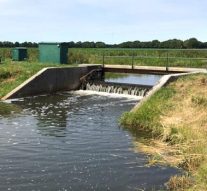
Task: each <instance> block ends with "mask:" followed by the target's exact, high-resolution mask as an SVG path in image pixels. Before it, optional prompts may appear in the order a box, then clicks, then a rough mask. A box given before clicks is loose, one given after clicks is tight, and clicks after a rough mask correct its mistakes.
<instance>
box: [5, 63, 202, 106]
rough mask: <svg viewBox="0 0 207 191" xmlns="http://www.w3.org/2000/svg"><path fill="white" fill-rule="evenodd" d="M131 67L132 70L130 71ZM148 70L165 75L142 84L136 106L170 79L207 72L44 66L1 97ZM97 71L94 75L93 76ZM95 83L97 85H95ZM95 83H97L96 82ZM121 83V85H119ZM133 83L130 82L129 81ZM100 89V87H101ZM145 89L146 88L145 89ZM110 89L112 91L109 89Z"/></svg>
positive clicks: (147, 69) (64, 88) (63, 88)
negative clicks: (108, 74) (118, 73)
mask: <svg viewBox="0 0 207 191" xmlns="http://www.w3.org/2000/svg"><path fill="white" fill-rule="evenodd" d="M128 69H130V71H128ZM99 70H100V71H101V75H100V73H96V72H95V73H94V71H99ZM126 70H127V72H129V73H132V72H134V73H145V74H152V73H153V74H162V75H163V77H162V78H161V79H160V81H159V82H158V83H157V84H156V85H155V86H154V87H148V86H146V85H139V84H137V86H138V87H139V88H143V87H144V93H143V95H142V97H144V98H143V99H142V101H141V102H139V103H138V105H137V106H136V107H135V108H137V107H139V106H140V105H141V104H142V103H143V102H145V101H147V100H148V99H149V97H151V96H152V95H153V94H154V93H155V92H156V91H158V90H159V89H160V88H161V87H163V86H165V85H166V84H167V83H169V82H170V81H173V80H175V79H177V78H179V77H181V76H183V75H188V74H192V73H203V72H205V73H206V69H193V68H185V69H184V68H170V70H166V69H165V68H163V67H136V68H128V66H118V67H117V66H113V65H110V66H102V65H97V64H94V65H91V64H81V65H80V66H78V67H58V68H45V69H42V70H41V71H39V72H38V73H37V74H35V75H34V76H32V77H31V78H29V79H28V80H26V81H25V82H24V83H22V84H21V85H20V86H18V87H17V88H15V89H14V90H13V91H11V92H10V93H9V94H7V95H6V96H5V97H3V98H2V100H7V99H14V98H20V97H27V96H34V95H41V94H51V93H55V92H58V91H71V90H77V89H79V88H80V87H83V86H84V85H85V86H87V82H88V80H89V82H90V80H92V82H95V81H94V79H93V78H95V80H98V83H99V85H100V82H101V80H102V77H103V76H102V73H103V72H120V73H125V72H126ZM94 74H95V76H94ZM102 83H104V84H105V85H106V86H107V85H111V86H113V87H114V86H115V85H116V84H107V83H105V82H101V85H102V86H103V84H102ZM93 85H94V84H93ZM95 85H96V84H95ZM120 85H121V84H119V86H120ZM128 86H130V84H128ZM99 89H100V88H99ZM145 90H146V91H145ZM107 92H110V91H107Z"/></svg>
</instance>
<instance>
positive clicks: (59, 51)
mask: <svg viewBox="0 0 207 191" xmlns="http://www.w3.org/2000/svg"><path fill="white" fill-rule="evenodd" d="M39 61H40V62H42V63H59V64H67V62H68V44H67V43H47V42H41V43H39Z"/></svg>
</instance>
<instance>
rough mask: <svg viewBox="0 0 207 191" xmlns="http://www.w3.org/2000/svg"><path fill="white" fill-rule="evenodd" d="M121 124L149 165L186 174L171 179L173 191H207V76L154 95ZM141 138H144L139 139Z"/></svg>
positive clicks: (184, 80) (193, 77) (196, 76)
mask: <svg viewBox="0 0 207 191" xmlns="http://www.w3.org/2000/svg"><path fill="white" fill-rule="evenodd" d="M121 124H122V125H123V126H124V127H127V128H129V129H130V130H131V131H132V133H133V134H135V135H136V137H137V140H136V141H135V148H136V149H138V150H139V151H143V152H145V153H148V154H150V156H151V157H150V160H149V163H151V164H154V163H157V162H158V163H165V164H168V165H172V166H176V167H180V168H182V169H184V170H185V171H186V172H187V173H186V175H183V176H175V177H171V179H170V180H169V182H168V184H167V185H168V188H169V189H170V190H207V149H206V148H207V74H193V75H188V76H183V77H181V78H179V79H178V80H177V81H175V82H172V83H170V84H169V85H167V86H166V87H163V88H162V89H161V90H159V91H158V92H157V93H155V94H154V95H153V96H152V97H151V98H150V99H149V100H148V101H147V102H145V103H143V105H141V106H140V107H139V108H138V109H137V110H136V111H134V112H128V113H125V114H124V115H123V116H122V118H121ZM140 135H142V136H140Z"/></svg>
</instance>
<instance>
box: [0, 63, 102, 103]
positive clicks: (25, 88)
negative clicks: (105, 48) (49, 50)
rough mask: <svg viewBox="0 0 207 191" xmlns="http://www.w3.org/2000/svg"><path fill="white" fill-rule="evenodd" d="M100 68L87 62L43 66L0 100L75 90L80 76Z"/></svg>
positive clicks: (78, 84) (79, 83)
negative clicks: (52, 66)
mask: <svg viewBox="0 0 207 191" xmlns="http://www.w3.org/2000/svg"><path fill="white" fill-rule="evenodd" d="M100 68H101V65H89V64H88V65H87V64H85V65H81V66H79V67H61V68H44V69H42V70H41V71H39V72H38V73H37V74H35V75H34V76H32V77H31V78H29V79H28V80H26V81H25V82H24V83H22V84H21V85H20V86H18V87H17V88H15V89H14V90H13V91H11V92H10V93H8V94H7V95H6V96H4V97H3V98H2V100H7V99H14V98H20V97H27V96H34V95H40V94H50V93H54V92H58V91H70V90H76V89H78V88H79V86H80V85H81V81H80V78H81V77H82V76H84V75H86V74H88V73H89V72H90V71H92V70H94V69H100Z"/></svg>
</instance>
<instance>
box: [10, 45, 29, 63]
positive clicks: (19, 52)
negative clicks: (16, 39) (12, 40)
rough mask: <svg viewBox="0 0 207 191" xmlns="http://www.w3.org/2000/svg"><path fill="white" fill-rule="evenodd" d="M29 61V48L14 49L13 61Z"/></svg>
mask: <svg viewBox="0 0 207 191" xmlns="http://www.w3.org/2000/svg"><path fill="white" fill-rule="evenodd" d="M26 59H27V48H25V47H16V48H13V49H12V60H14V61H24V60H26Z"/></svg>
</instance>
